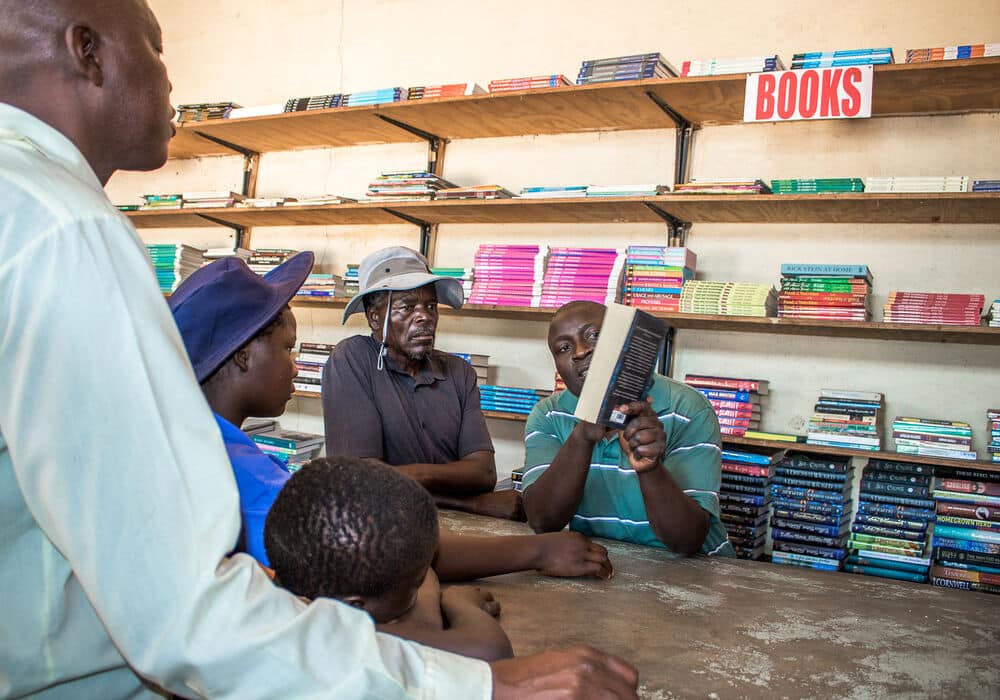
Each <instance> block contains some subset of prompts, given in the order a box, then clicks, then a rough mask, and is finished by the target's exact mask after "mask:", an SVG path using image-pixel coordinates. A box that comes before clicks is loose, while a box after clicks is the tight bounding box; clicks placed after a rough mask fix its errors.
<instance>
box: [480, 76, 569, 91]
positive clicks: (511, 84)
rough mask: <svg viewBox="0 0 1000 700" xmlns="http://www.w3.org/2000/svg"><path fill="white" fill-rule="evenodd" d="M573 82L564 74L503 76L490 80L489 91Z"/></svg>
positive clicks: (526, 88) (531, 88)
mask: <svg viewBox="0 0 1000 700" xmlns="http://www.w3.org/2000/svg"><path fill="white" fill-rule="evenodd" d="M572 84H573V83H572V82H571V81H570V79H569V78H567V77H566V76H565V75H534V76H530V77H527V78H503V79H500V80H491V81H490V84H489V88H490V92H514V91H516V90H533V89H535V88H548V87H563V86H565V85H572Z"/></svg>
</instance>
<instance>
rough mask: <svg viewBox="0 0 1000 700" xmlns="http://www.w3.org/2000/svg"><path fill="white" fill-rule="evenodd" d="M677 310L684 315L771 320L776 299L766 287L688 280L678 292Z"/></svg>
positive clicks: (772, 288) (770, 289)
mask: <svg viewBox="0 0 1000 700" xmlns="http://www.w3.org/2000/svg"><path fill="white" fill-rule="evenodd" d="M678 310H679V311H680V312H681V313H685V314H713V315H717V316H757V317H766V316H774V315H775V314H776V313H777V296H776V295H775V292H774V287H773V286H771V285H769V284H755V283H752V282H709V281H707V280H688V281H687V282H685V283H684V288H683V289H682V290H681V296H680V303H679V307H678Z"/></svg>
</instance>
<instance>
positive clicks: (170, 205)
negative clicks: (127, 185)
mask: <svg viewBox="0 0 1000 700" xmlns="http://www.w3.org/2000/svg"><path fill="white" fill-rule="evenodd" d="M142 199H143V203H142V204H141V205H139V209H140V210H141V211H156V210H158V209H180V208H181V207H182V206H183V205H184V196H183V195H179V194H144V195H142ZM125 206H128V205H125ZM119 208H120V207H119Z"/></svg>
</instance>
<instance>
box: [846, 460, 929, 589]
mask: <svg viewBox="0 0 1000 700" xmlns="http://www.w3.org/2000/svg"><path fill="white" fill-rule="evenodd" d="M933 474H934V468H933V467H932V466H930V465H927V464H910V463H909V462H896V461H892V460H885V459H870V460H868V464H867V465H866V466H865V469H864V471H863V472H862V475H861V484H860V486H859V487H858V490H859V493H858V512H857V514H855V516H854V522H853V523H852V524H851V539H850V540H849V541H848V547H850V554H849V556H848V557H847V560H846V562H845V565H844V570H845V571H850V572H851V573H855V574H864V575H866V576H879V577H882V578H892V579H899V580H902V581H914V582H916V583H925V582H926V581H927V573H928V570H929V568H930V563H931V560H930V554H929V546H930V542H929V537H930V530H929V527H930V524H931V523H933V522H934V517H935V516H934V501H933V500H932V499H931V495H930V491H931V479H932V478H933Z"/></svg>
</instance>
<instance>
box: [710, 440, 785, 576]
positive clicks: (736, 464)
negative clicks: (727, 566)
mask: <svg viewBox="0 0 1000 700" xmlns="http://www.w3.org/2000/svg"><path fill="white" fill-rule="evenodd" d="M780 458H781V453H780V452H778V453H775V454H761V453H757V452H750V451H748V450H734V449H725V450H723V451H722V484H721V486H720V487H719V519H721V520H722V525H723V526H724V527H725V528H726V533H727V534H728V535H729V542H730V544H732V545H733V549H734V550H735V551H736V556H737V557H738V558H740V559H760V558H761V557H762V556H763V554H764V542H765V539H766V535H767V520H768V514H769V511H770V507H769V505H768V504H769V503H770V502H771V494H770V492H769V490H768V486H769V485H770V479H771V476H772V475H773V465H774V463H775V462H777V461H778V460H779V459H780Z"/></svg>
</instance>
